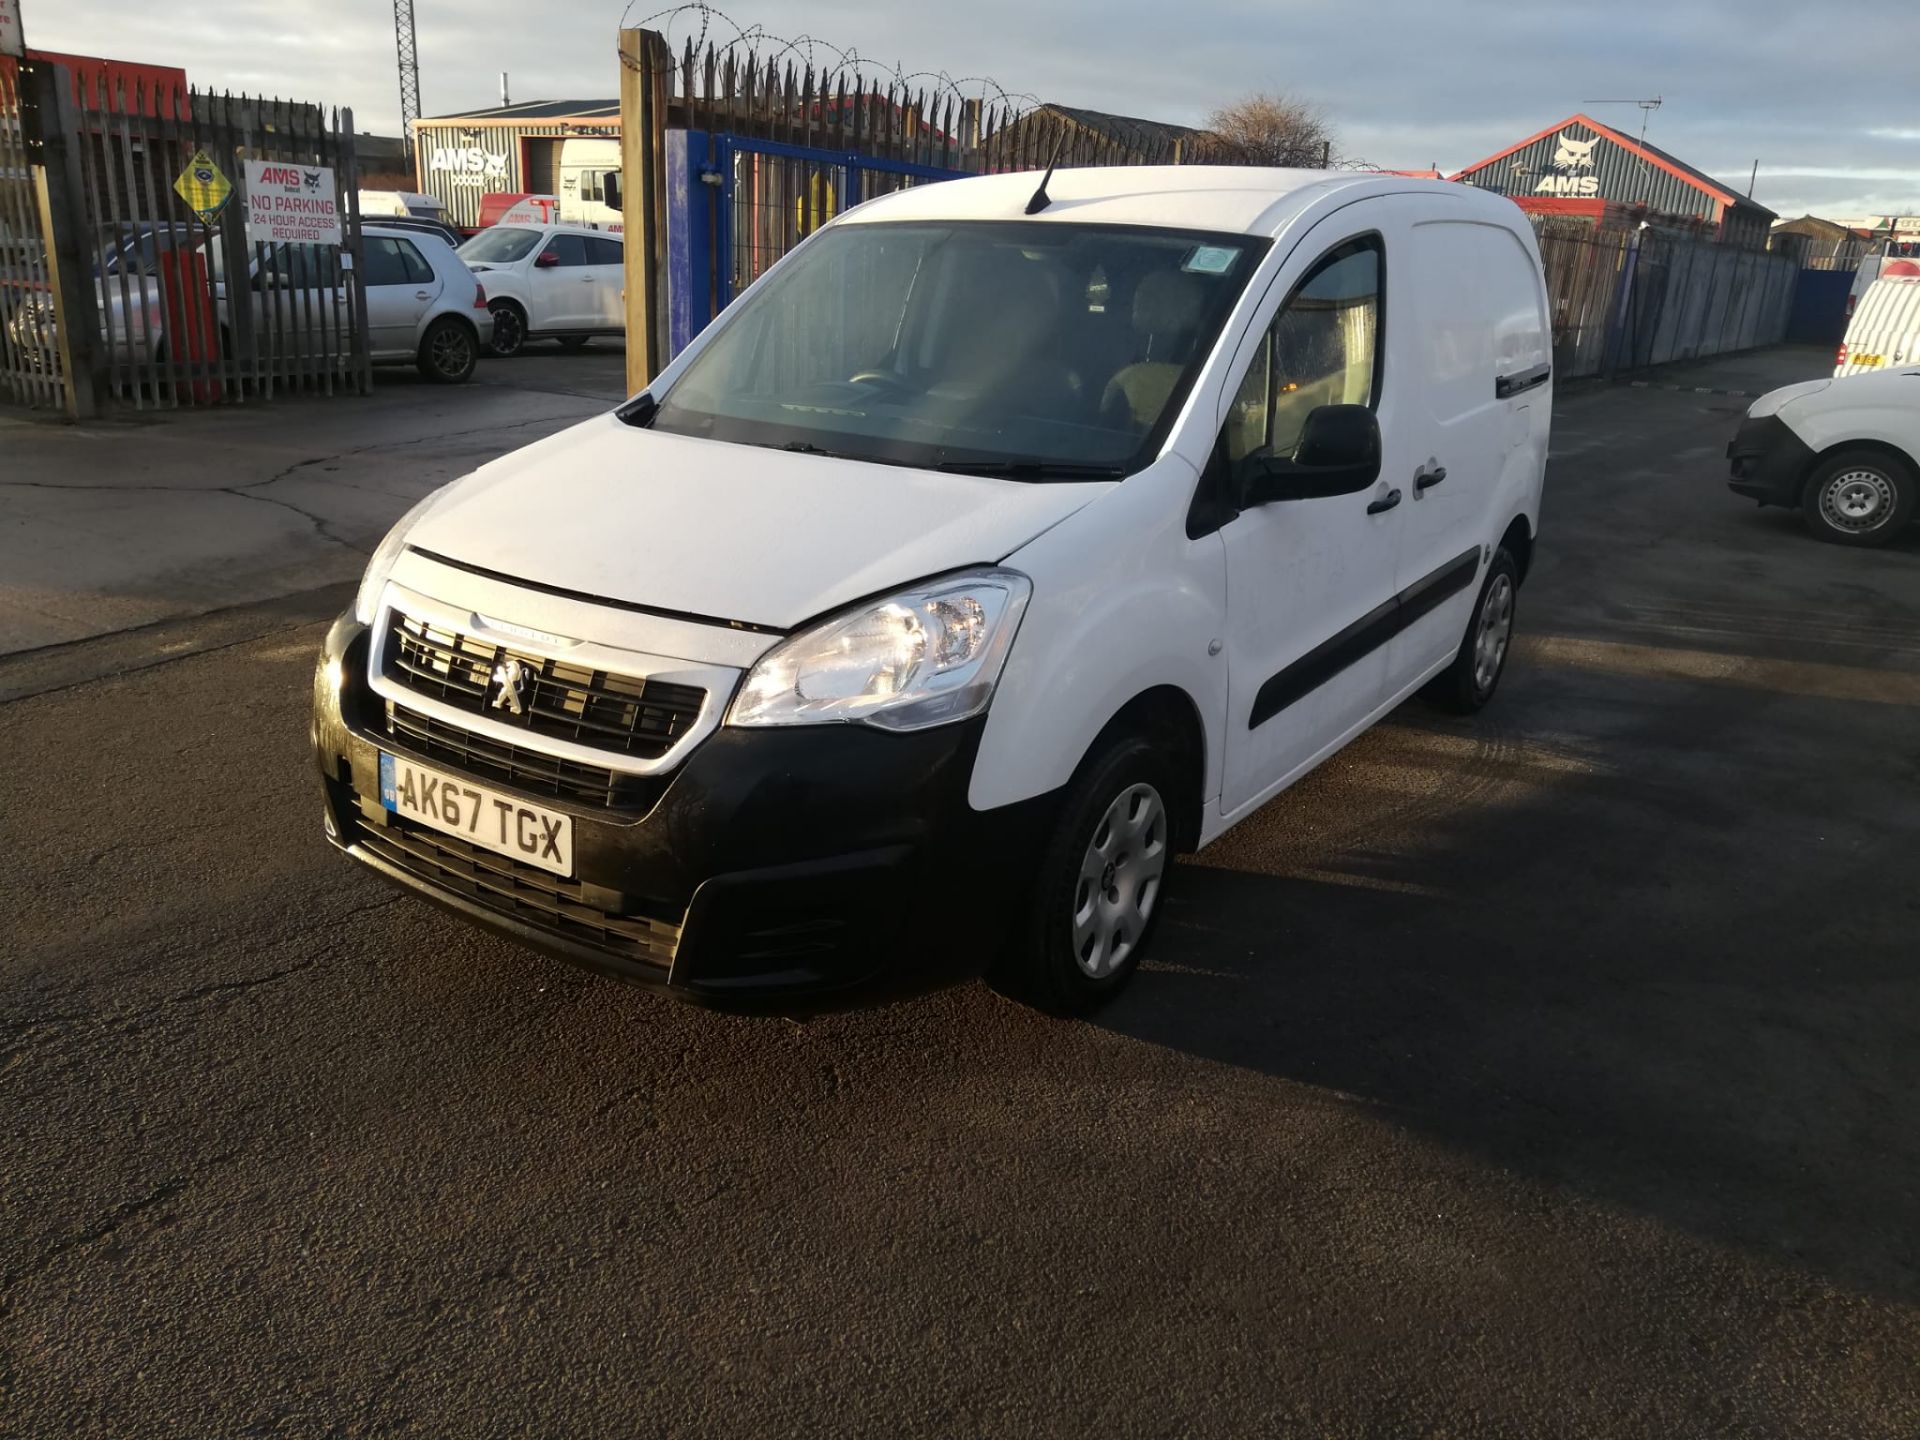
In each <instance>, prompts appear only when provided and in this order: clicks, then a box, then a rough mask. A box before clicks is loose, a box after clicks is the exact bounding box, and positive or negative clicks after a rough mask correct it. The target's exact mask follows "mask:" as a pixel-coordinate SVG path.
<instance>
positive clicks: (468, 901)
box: [313, 167, 1552, 1012]
mask: <svg viewBox="0 0 1920 1440" xmlns="http://www.w3.org/2000/svg"><path fill="white" fill-rule="evenodd" d="M1037 178H1038V177H1036V176H1033V175H1025V176H1020V175H997V176H989V177H981V178H977V179H966V180H956V181H952V182H947V183H942V184H935V185H926V186H919V187H915V188H913V189H909V190H903V191H900V192H898V193H895V194H891V195H887V196H885V197H882V198H878V199H875V200H873V201H871V202H869V203H867V204H865V205H862V206H859V207H858V208H855V209H853V210H850V211H848V212H847V213H845V214H843V215H841V216H840V217H838V218H837V219H836V220H834V221H833V222H832V223H831V224H829V225H826V226H824V227H823V228H822V229H821V230H819V231H818V232H817V233H816V234H814V235H813V236H812V237H811V238H809V239H808V240H807V241H806V242H805V243H803V244H802V245H800V246H798V247H797V248H796V249H795V250H794V251H793V252H792V253H790V254H789V255H787V256H786V257H785V258H784V259H782V260H781V261H780V263H779V264H777V265H775V266H774V267H773V268H772V269H771V270H770V271H769V272H768V273H767V274H766V275H765V276H764V277H763V278H762V279H761V280H760V281H759V282H757V283H756V284H755V285H754V286H753V287H752V288H751V289H750V290H748V291H747V292H746V293H745V294H744V295H743V296H742V297H741V298H740V299H739V300H738V301H737V302H736V303H735V304H734V305H733V306H732V307H731V308H730V309H728V310H727V311H726V312H725V313H724V314H723V315H722V316H720V317H719V319H718V320H717V321H716V322H715V323H714V324H712V325H710V326H709V327H708V328H707V330H706V331H705V332H704V333H703V334H701V335H700V336H699V337H698V339H697V340H696V341H695V342H694V343H693V344H692V345H690V346H689V347H688V348H687V349H686V351H685V352H684V353H682V354H681V355H680V356H679V357H678V358H677V359H676V360H675V361H674V362H673V363H672V364H671V365H669V366H668V367H667V368H666V370H665V371H663V372H662V373H661V374H660V376H659V377H658V379H657V380H656V381H655V382H654V383H653V384H652V385H651V386H650V387H649V388H648V389H647V391H646V392H645V393H644V394H642V395H639V396H637V397H635V398H634V399H632V400H630V401H629V402H627V403H626V404H623V405H622V406H620V407H619V408H618V409H617V410H614V411H612V412H611V413H608V414H605V415H602V416H600V417H599V418H597V419H593V420H590V421H587V422H586V423H584V424H580V425H577V426H575V427H573V428H572V429H569V430H567V431H564V432H562V433H560V434H558V435H555V436H552V437H550V438H548V439H546V440H543V441H540V442H538V443H537V444H534V445H531V446H529V447H527V448H526V449H524V450H521V451H519V452H517V453H515V454H512V455H508V456H506V457H504V458H501V459H499V460H496V461H494V462H492V463H490V464H488V465H485V466H483V467H482V468H481V469H479V470H477V471H476V472H474V473H473V474H471V475H469V476H467V477H466V478H464V479H462V480H458V481H455V482H454V483H452V484H450V485H448V486H447V487H445V488H444V489H441V490H438V491H436V492H434V493H433V494H431V495H429V496H428V497H427V498H426V499H424V500H422V501H421V502H420V504H419V505H417V506H416V507H415V508H414V509H413V511H412V512H411V513H409V514H408V515H407V516H405V517H404V518H403V519H402V520H401V521H400V523H399V524H397V525H396V526H395V527H394V528H393V531H392V532H391V534H389V535H388V536H387V538H386V540H385V541H384V542H383V543H382V544H381V545H380V547H379V548H378V550H377V551H376V553H375V554H374V555H373V557H372V560H371V562H370V564H369V565H368V567H367V571H366V577H365V580H364V582H363V584H362V585H361V587H360V591H359V595H358V597H357V599H356V600H355V602H354V604H353V607H352V609H351V610H350V611H349V612H348V613H346V614H345V615H343V616H341V617H340V620H339V621H338V623H337V624H335V625H334V627H333V628H332V631H331V633H330V634H329V635H328V637H327V639H326V642H325V649H324V653H323V655H322V657H321V662H320V665H319V669H318V673H317V678H316V681H315V696H314V703H315V715H314V726H313V741H314V745H315V751H316V758H317V761H318V764H319V769H320V773H321V776H322V777H323V780H324V788H325V825H326V833H327V836H328V838H329V839H330V840H331V842H332V843H333V844H334V845H335V846H337V847H339V848H340V849H342V850H344V851H345V852H346V853H347V854H348V855H350V856H352V857H353V858H354V859H355V860H357V861H359V862H360V863H362V864H364V865H366V866H368V867H369V868H371V869H373V870H375V871H377V872H379V873H380V874H381V875H383V876H385V877H387V878H388V879H389V880H392V881H394V882H396V883H398V884H400V885H402V886H405V887H407V888H409V889H411V890H414V891H417V892H419V893H420V894H422V895H424V896H426V897H428V898H430V899H432V900H435V901H437V902H439V903H440V904H441V905H443V906H445V907H446V908H448V909H450V910H452V911H454V912H455V913H457V914H459V915H462V916H464V917H466V918H467V919H469V920H471V921H474V922H476V923H478V924H480V925H483V926H486V927H489V928H491V929H493V930H495V931H498V932H500V933H503V934H505V935H509V936H512V937H515V938H516V939H519V940H521V941H524V942H526V943H527V944H529V945H534V946H539V947H542V948H544V949H546V950H549V951H551V952H554V953H556V954H559V955H561V956H565V957H567V958H570V959H573V960H576V961H580V962H583V963H585V964H588V965H591V966H595V967H598V968H600V969H602V970H605V971H609V972H612V973H614V974H617V975H622V976H625V977H628V978H631V979H637V980H643V981H649V982H654V983H658V984H661V985H665V986H667V987H668V988H670V989H671V990H674V991H677V992H679V993H681V994H682V995H685V996H689V997H693V998H698V999H703V1000H708V1001H714V1000H728V999H738V998H743V997H748V996H769V995H771V996H780V997H790V996H793V995H795V994H798V993H802V992H810V991H822V990H831V989H835V988H837V987H843V986H849V985H855V984H860V983H863V982H870V981H878V980H882V979H894V980H900V979H905V978H906V977H908V976H910V975H913V974H915V973H917V972H922V971H930V970H935V969H936V968H937V969H938V970H940V971H944V967H946V966H947V965H949V964H952V965H955V966H958V967H961V968H965V967H977V966H984V967H986V968H987V969H988V971H989V973H990V975H991V976H992V977H993V978H994V979H995V980H996V981H997V983H999V984H1000V985H1002V986H1003V987H1004V988H1006V989H1008V990H1009V991H1011V992H1013V993H1015V994H1017V995H1019V996H1022V997H1024V998H1026V999H1028V1000H1029V1001H1031V1002H1032V1003H1035V1004H1037V1005H1039V1006H1041V1007H1042V1008H1045V1009H1047V1010H1050V1011H1054V1012H1073V1011H1079V1010H1083V1009H1085V1008H1087V1007H1089V1006H1092V1005H1095V1004H1098V1003H1099V1002H1101V1001H1103V1000H1105V999H1107V998H1108V997H1109V996H1111V995H1112V994H1113V993H1114V992H1115V991H1116V990H1117V989H1119V987H1120V986H1122V985H1123V984H1124V983H1125V982H1126V981H1127V980H1128V978H1129V977H1130V976H1131V975H1132V973H1133V972H1134V971H1135V969H1136V968H1137V967H1138V966H1139V964H1140V962H1141V959H1142V957H1143V956H1145V955H1146V954H1147V953H1148V951H1149V947H1150V945H1151V942H1152V940H1153V934H1154V927H1155V925H1156V924H1157V923H1158V922H1159V920H1160V919H1161V917H1162V916H1163V915H1164V914H1165V913H1166V897H1167V894H1168V890H1169V887H1172V886H1175V885H1177V884H1178V883H1179V879H1180V875H1179V872H1178V870H1177V869H1176V867H1175V866H1174V865H1173V859H1174V856H1175V855H1176V854H1178V853H1179V852H1182V851H1188V850H1192V849H1194V848H1195V847H1197V846H1200V845H1204V844H1205V843H1207V842H1208V841H1209V840H1211V839H1213V838H1214V837H1215V836H1218V835H1219V834H1221V833H1222V832H1223V831H1225V830H1226V829H1227V828H1228V827H1229V826H1231V825H1233V824H1235V823H1236V822H1237V821H1239V820H1242V819H1244V818H1245V817H1246V816H1248V815H1251V814H1252V813H1253V812H1254V811H1255V810H1257V809H1259V808H1260V807H1261V806H1263V805H1265V804H1266V803H1267V802H1269V801H1270V800H1272V799H1273V798H1274V797H1275V796H1276V795H1278V794H1279V793H1280V792H1281V791H1283V790H1285V789H1286V788H1287V787H1288V786H1289V785H1291V784H1292V783H1293V782H1294V781H1296V780H1298V779H1299V778H1300V777H1301V776H1302V775H1305V774H1306V773H1307V772H1308V771H1310V770H1311V769H1313V767H1314V766H1316V765H1318V764H1320V763H1321V762H1322V761H1323V760H1325V759H1326V758H1327V757H1328V756H1330V755H1332V754H1333V753H1335V752H1336V751H1337V750H1339V749H1340V747H1341V746H1343V745H1345V744H1346V743H1347V742H1348V741H1350V740H1352V739H1353V738H1354V737H1355V736H1357V735H1359V734H1360V733H1361V732H1362V731H1364V730H1365V729H1366V728H1367V727H1368V726H1370V725H1372V724H1373V723H1374V722H1375V721H1377V720H1379V719H1380V718H1381V717H1382V716H1383V715H1385V714H1386V713H1387V712H1388V711H1390V710H1392V709H1393V708H1394V707H1395V706H1397V705H1399V704H1400V703H1401V702H1402V701H1403V700H1406V699H1407V698H1408V697H1409V696H1412V695H1414V694H1416V693H1417V692H1421V691H1426V692H1427V693H1428V694H1430V695H1431V696H1432V697H1433V698H1434V699H1436V700H1437V701H1439V702H1440V703H1441V704H1443V705H1445V706H1447V707H1449V708H1452V709H1454V710H1458V711H1473V710H1475V709H1477V708H1478V707H1480V706H1482V705H1484V704H1485V703H1486V702H1487V701H1488V700H1489V699H1490V698H1491V697H1492V696H1493V694H1494V691H1495V688H1496V687H1497V686H1498V684H1499V682H1500V677H1501V672H1502V668H1503V666H1504V665H1505V663H1506V660H1507V657H1508V654H1509V644H1510V640H1511V637H1512V634H1513V627H1514V616H1515V600H1516V592H1517V591H1518V589H1519V588H1520V586H1521V584H1522V582H1523V581H1524V580H1525V579H1526V576H1527V571H1528V565H1529V562H1530V559H1531V557H1532V555H1533V549H1534V543H1535V535H1536V530H1537V526H1538V523H1539V511H1540V496H1541V479H1542V472H1543V468H1544V464H1545V459H1546V453H1547V433H1548V412H1549V408H1550V404H1551V400H1552V387H1551V373H1552V372H1551V369H1550V351H1549V338H1548V336H1549V332H1548V325H1547V309H1546V298H1545V290H1544V286H1543V284H1542V280H1541V273H1540V262H1539V258H1538V254H1537V252H1536V250H1535V246H1534V241H1533V235H1532V231H1531V229H1530V228H1529V226H1528V224H1527V221H1526V219H1525V217H1524V216H1523V215H1522V213H1521V212H1520V211H1519V210H1517V209H1516V208H1514V206H1513V205H1512V203H1511V202H1509V201H1507V200H1505V199H1502V198H1500V197H1498V196H1493V195H1489V194H1485V193H1483V192H1481V191H1478V190H1474V189H1472V188H1469V187H1466V186H1457V185H1449V184H1445V183H1441V182H1432V181H1418V180H1408V179H1401V178H1395V177H1387V176H1375V175H1358V174H1329V173H1327V172H1323V171H1283V170H1258V169H1238V168H1235V169H1209V168H1202V167H1179V168H1166V169H1154V168H1139V169H1135V168H1128V169H1084V170H1070V171H1062V172H1060V173H1059V174H1057V175H1053V176H1051V177H1049V178H1047V179H1044V180H1041V181H1040V183H1039V184H1038V185H1036V179H1037ZM447 943H448V944H455V945H457V944H458V943H459V941H458V938H457V935H456V934H454V933H452V932H449V934H448V939H447Z"/></svg>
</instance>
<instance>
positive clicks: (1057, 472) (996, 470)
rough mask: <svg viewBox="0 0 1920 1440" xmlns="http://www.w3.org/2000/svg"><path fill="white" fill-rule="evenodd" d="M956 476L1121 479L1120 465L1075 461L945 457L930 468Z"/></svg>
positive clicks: (1003, 478)
mask: <svg viewBox="0 0 1920 1440" xmlns="http://www.w3.org/2000/svg"><path fill="white" fill-rule="evenodd" d="M930 468H932V469H934V470H946V471H950V472H952V473H953V474H956V475H986V476H989V477H991V478H993V479H996V480H1118V479H1120V478H1122V477H1123V476H1124V475H1125V474H1126V473H1127V472H1126V470H1125V469H1123V468H1122V467H1121V466H1118V465H1082V464H1079V463H1077V462H1075V461H1072V460H942V461H941V462H940V463H939V464H938V465H934V466H932V467H930Z"/></svg>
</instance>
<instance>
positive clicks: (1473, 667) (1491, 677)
mask: <svg viewBox="0 0 1920 1440" xmlns="http://www.w3.org/2000/svg"><path fill="white" fill-rule="evenodd" d="M1519 591H1520V569H1519V567H1518V566H1517V565H1515V564H1514V563H1513V556H1512V555H1511V554H1509V553H1508V552H1507V548H1506V547H1505V546H1504V545H1503V546H1501V547H1500V548H1499V549H1498V550H1495V551H1494V552H1493V562H1492V563H1491V564H1490V565H1488V566H1487V575H1486V578H1485V579H1484V580H1482V581H1481V582H1480V598H1479V599H1477V600H1475V601H1474V602H1473V614H1472V616H1471V617H1470V618H1469V619H1468V620H1467V633H1466V636H1465V637H1464V638H1463V639H1462V640H1461V641H1460V648H1459V650H1458V651H1456V652H1455V654H1454V657H1453V663H1452V664H1451V665H1449V666H1448V667H1447V668H1446V669H1445V670H1443V671H1441V672H1440V673H1439V674H1438V675H1436V676H1435V677H1434V678H1433V679H1432V680H1431V681H1429V682H1428V684H1427V687H1426V689H1425V690H1423V691H1421V692H1420V693H1421V695H1422V696H1423V697H1424V698H1425V699H1426V700H1427V701H1428V702H1429V703H1431V704H1433V705H1436V706H1438V707H1439V708H1440V709H1442V710H1447V711H1451V712H1452V713H1453V714H1455V715H1472V714H1474V713H1475V712H1476V711H1478V710H1480V709H1481V708H1482V707H1484V706H1485V705H1486V703H1487V702H1488V701H1489V700H1491V699H1493V693H1494V691H1496V690H1498V689H1499V688H1500V677H1501V676H1502V675H1504V674H1505V673H1506V670H1507V654H1508V652H1509V651H1510V650H1511V649H1512V648H1513V645H1512V641H1513V612H1514V601H1515V597H1516V596H1517V595H1518V594H1519Z"/></svg>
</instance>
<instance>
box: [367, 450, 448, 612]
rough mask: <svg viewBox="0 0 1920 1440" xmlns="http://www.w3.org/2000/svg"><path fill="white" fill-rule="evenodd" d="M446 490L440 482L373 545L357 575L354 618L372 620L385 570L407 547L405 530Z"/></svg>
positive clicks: (385, 573)
mask: <svg viewBox="0 0 1920 1440" xmlns="http://www.w3.org/2000/svg"><path fill="white" fill-rule="evenodd" d="M451 483H452V482H449V484H451ZM446 493H447V486H446V485H442V486H441V487H440V488H439V489H438V490H435V491H433V492H431V493H430V494H428V495H426V496H425V497H423V498H422V499H421V500H420V502H419V503H418V504H416V505H415V506H414V507H413V508H412V509H411V510H409V511H407V513H406V514H404V515H402V516H401V517H400V519H399V521H398V522H397V523H396V524H395V525H394V527H393V528H392V529H391V530H389V531H387V538H386V539H384V540H382V541H381V542H380V544H379V545H378V546H377V547H376V548H375V550H374V552H373V558H372V559H371V560H369V561H367V572H366V574H364V575H362V576H361V577H360V593H359V594H358V595H356V596H354V599H353V618H354V619H356V620H358V621H359V622H360V623H361V624H362V625H371V624H372V623H373V612H374V611H375V610H377V609H378V608H379V606H380V592H381V590H382V589H384V588H385V587H386V583H387V572H388V571H390V570H392V569H393V564H394V561H396V560H398V559H399V558H400V552H401V551H402V550H404V549H406V548H407V532H408V531H409V530H411V529H413V527H414V526H415V525H416V524H417V523H418V522H419V520H420V517H421V516H422V515H424V514H426V513H427V511H428V510H429V509H431V508H432V507H433V505H434V503H435V502H436V501H437V500H439V498H440V497H441V496H442V495H444V494H446Z"/></svg>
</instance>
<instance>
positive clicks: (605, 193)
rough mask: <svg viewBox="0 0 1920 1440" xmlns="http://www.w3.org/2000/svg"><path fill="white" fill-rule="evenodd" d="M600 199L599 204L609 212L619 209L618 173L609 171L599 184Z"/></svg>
mask: <svg viewBox="0 0 1920 1440" xmlns="http://www.w3.org/2000/svg"><path fill="white" fill-rule="evenodd" d="M600 185H601V192H602V199H601V201H600V203H601V204H602V205H604V206H606V207H607V208H608V209H609V210H618V209H619V208H620V172H619V171H618V170H609V171H608V172H607V173H606V176H605V178H604V179H602V180H601V182H600Z"/></svg>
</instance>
